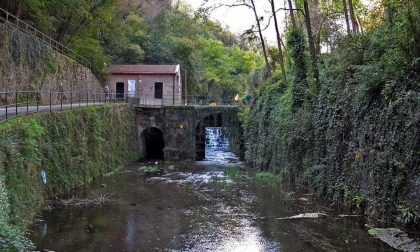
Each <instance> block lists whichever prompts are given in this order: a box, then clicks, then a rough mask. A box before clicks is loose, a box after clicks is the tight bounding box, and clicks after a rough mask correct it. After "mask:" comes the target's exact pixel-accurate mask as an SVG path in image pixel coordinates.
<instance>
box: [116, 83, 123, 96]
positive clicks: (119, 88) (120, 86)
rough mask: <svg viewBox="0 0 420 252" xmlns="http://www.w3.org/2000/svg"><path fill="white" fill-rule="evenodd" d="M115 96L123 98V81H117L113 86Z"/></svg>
mask: <svg viewBox="0 0 420 252" xmlns="http://www.w3.org/2000/svg"><path fill="white" fill-rule="evenodd" d="M115 92H116V98H117V99H123V98H124V82H117V84H116V86H115Z"/></svg>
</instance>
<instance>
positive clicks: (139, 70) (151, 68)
mask: <svg viewBox="0 0 420 252" xmlns="http://www.w3.org/2000/svg"><path fill="white" fill-rule="evenodd" d="M178 67H179V65H109V66H108V69H107V71H108V73H110V74H176V73H177V71H178Z"/></svg>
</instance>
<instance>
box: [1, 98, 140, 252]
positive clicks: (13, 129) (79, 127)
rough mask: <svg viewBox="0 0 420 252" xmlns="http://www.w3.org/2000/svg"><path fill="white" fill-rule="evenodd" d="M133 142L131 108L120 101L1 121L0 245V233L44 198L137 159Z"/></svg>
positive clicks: (23, 221)
mask: <svg viewBox="0 0 420 252" xmlns="http://www.w3.org/2000/svg"><path fill="white" fill-rule="evenodd" d="M137 146H138V144H137V129H136V116H135V112H134V111H132V110H131V109H130V108H128V107H126V106H125V105H121V106H106V107H103V106H102V107H89V108H81V109H75V110H67V111H66V110H65V111H63V112H53V113H48V114H47V113H45V114H36V115H33V116H28V117H21V118H16V119H13V120H10V121H7V122H5V123H2V124H0V250H1V238H2V237H1V236H2V235H5V234H7V233H8V232H9V233H10V230H17V231H19V230H21V231H22V230H24V228H25V227H26V226H27V225H28V224H29V223H30V222H31V221H32V218H33V217H34V214H36V212H37V210H38V209H39V207H40V206H41V204H42V203H43V202H44V200H45V199H46V198H48V197H50V196H52V195H56V194H60V193H64V192H67V191H69V190H70V189H72V188H75V187H78V186H81V185H84V184H87V183H89V182H90V181H92V180H93V179H94V178H95V177H97V176H100V175H101V174H104V173H107V172H111V171H115V170H116V169H118V168H119V167H120V166H121V165H124V164H126V163H128V162H133V161H136V160H138V155H139V153H138V151H137ZM41 171H45V173H46V175H47V183H46V184H44V183H43V182H42V179H41Z"/></svg>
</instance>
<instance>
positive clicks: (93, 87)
mask: <svg viewBox="0 0 420 252" xmlns="http://www.w3.org/2000/svg"><path fill="white" fill-rule="evenodd" d="M0 34H1V36H0V91H4V90H23V91H41V93H42V94H43V96H44V98H45V99H46V98H49V96H48V95H46V94H47V93H48V92H50V91H51V92H59V91H60V92H71V91H72V92H83V93H86V92H91V93H92V92H95V93H99V92H102V91H103V89H102V85H101V84H100V82H99V81H98V79H97V78H96V77H95V76H94V75H93V74H92V72H91V71H90V70H89V69H88V68H86V67H84V66H82V65H80V64H78V63H77V62H74V61H73V60H72V59H70V58H68V57H66V56H65V55H62V54H60V53H58V52H56V51H54V50H52V49H51V48H50V47H49V46H47V45H46V44H45V43H43V42H41V40H39V39H38V38H36V37H34V36H30V35H28V34H25V33H23V32H21V31H19V30H18V29H17V28H14V27H11V26H9V25H6V24H1V23H0ZM3 98H4V97H3ZM0 104H1V97H0Z"/></svg>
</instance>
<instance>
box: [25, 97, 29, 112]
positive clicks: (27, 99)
mask: <svg viewBox="0 0 420 252" xmlns="http://www.w3.org/2000/svg"><path fill="white" fill-rule="evenodd" d="M26 114H29V93H26Z"/></svg>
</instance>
